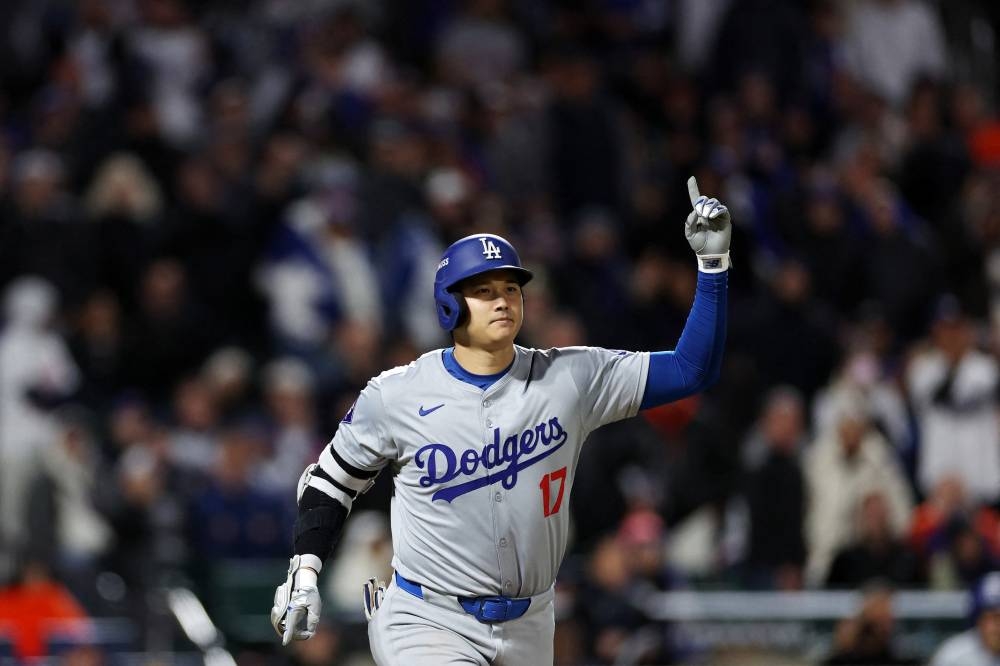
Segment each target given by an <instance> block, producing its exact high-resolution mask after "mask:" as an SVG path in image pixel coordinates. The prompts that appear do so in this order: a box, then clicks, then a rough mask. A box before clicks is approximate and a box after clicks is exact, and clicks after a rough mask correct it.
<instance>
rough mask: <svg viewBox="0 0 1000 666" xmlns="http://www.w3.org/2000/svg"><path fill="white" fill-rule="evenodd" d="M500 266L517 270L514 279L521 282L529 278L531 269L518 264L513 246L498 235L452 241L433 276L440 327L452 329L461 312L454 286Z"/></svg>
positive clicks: (447, 329)
mask: <svg viewBox="0 0 1000 666" xmlns="http://www.w3.org/2000/svg"><path fill="white" fill-rule="evenodd" d="M501 268H506V269H509V270H512V271H514V272H515V273H517V281H518V282H519V283H520V284H522V285H523V284H525V283H527V282H528V281H529V280H530V279H531V278H532V274H531V271H529V270H528V269H526V268H523V267H522V266H521V258H520V257H518V256H517V250H515V249H514V246H513V245H511V244H510V243H508V242H507V241H506V240H504V239H503V238H501V237H500V236H494V235H493V234H473V235H471V236H466V237H465V238H462V239H461V240H457V241H455V242H454V243H452V244H451V246H450V247H449V248H448V249H447V250H445V251H444V255H443V256H442V257H441V263H439V264H438V267H437V275H435V277H434V302H435V304H436V307H437V316H438V322H440V324H441V328H443V329H444V330H446V331H453V330H455V327H456V326H458V320H459V318H460V317H461V315H462V305H461V302H460V301H459V300H458V299H457V298H456V297H455V294H454V293H452V290H453V289H454V287H455V285H457V284H458V283H459V282H461V281H462V280H464V279H465V278H470V277H472V276H473V275H479V274H480V273H485V272H486V271H495V270H498V269H501Z"/></svg>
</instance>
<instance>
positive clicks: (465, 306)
mask: <svg viewBox="0 0 1000 666" xmlns="http://www.w3.org/2000/svg"><path fill="white" fill-rule="evenodd" d="M688 190H689V194H690V197H691V204H692V206H693V208H694V210H693V211H692V213H691V214H690V215H689V216H688V218H687V223H686V225H685V235H686V236H687V239H688V242H689V243H690V244H691V247H692V248H693V249H694V251H695V253H696V255H697V260H698V269H699V274H698V286H697V290H696V292H695V299H694V304H693V305H692V308H691V313H690V315H689V316H688V320H687V324H686V325H685V328H684V331H683V333H682V335H681V337H680V340H679V341H678V343H677V347H676V349H675V350H674V351H664V352H653V353H636V352H625V351H613V350H607V349H600V348H594V347H571V348H557V349H548V350H540V349H526V348H524V347H521V346H518V345H515V344H514V339H515V337H516V336H517V334H518V331H519V330H520V329H521V324H522V322H523V314H524V310H523V306H524V303H523V299H522V291H521V290H522V288H523V287H524V285H525V284H526V283H527V282H528V281H530V280H531V277H532V274H531V272H530V271H528V270H526V269H525V268H524V267H522V265H521V261H520V259H519V258H518V255H517V252H515V250H514V248H513V247H512V246H511V245H510V243H508V242H507V241H506V240H504V239H503V238H500V237H499V236H494V235H489V234H475V235H473V236H469V237H467V238H463V239H461V240H459V241H457V242H456V243H454V244H453V245H452V246H451V247H449V248H448V249H447V250H446V251H445V253H444V256H443V257H442V259H441V263H440V264H439V265H438V269H437V274H436V279H435V282H434V297H435V300H436V303H437V314H438V318H439V320H440V323H441V326H443V327H444V328H445V329H446V330H448V331H450V332H451V333H452V338H453V341H454V346H452V347H449V348H447V349H438V350H435V351H432V352H429V353H427V354H424V355H423V356H421V357H420V358H418V359H417V360H416V361H414V362H413V363H410V364H409V365H407V366H404V367H399V368H394V369H392V370H389V371H386V372H384V373H382V374H381V375H379V376H378V377H376V378H374V379H372V380H371V381H370V382H369V383H368V386H367V387H366V388H365V389H364V390H363V391H361V394H360V395H359V396H358V399H357V401H356V402H355V403H354V405H353V406H352V407H351V408H350V410H348V412H347V414H346V415H345V416H344V418H343V420H342V421H341V423H340V426H339V427H338V429H337V432H336V434H335V435H334V437H333V440H332V441H331V442H330V444H329V446H327V447H326V448H325V449H324V451H323V452H322V454H321V455H320V457H319V462H318V463H316V464H313V465H310V466H309V467H307V468H306V470H305V472H304V473H303V475H302V478H301V479H300V481H299V489H298V507H299V514H298V519H297V521H296V523H295V528H294V546H295V555H294V556H293V557H292V558H291V561H290V564H289V568H288V578H287V579H286V581H285V583H284V584H283V585H281V586H279V587H278V589H277V591H276V592H275V597H274V607H273V608H272V610H271V621H272V623H273V624H274V627H275V629H276V631H277V632H278V634H279V635H281V636H282V637H283V642H284V644H286V645H287V644H288V643H289V642H290V641H291V640H303V639H307V638H309V637H310V636H312V635H313V633H314V632H315V629H316V626H317V623H318V622H319V614H320V597H319V592H318V590H317V587H316V584H317V576H318V574H319V572H320V569H321V568H322V564H323V561H324V560H325V559H326V557H327V556H328V555H329V554H330V552H331V550H332V549H333V547H334V545H335V544H336V542H337V539H338V537H339V535H340V533H341V531H342V528H343V525H344V521H345V520H346V518H347V514H348V513H349V512H350V510H351V502H352V501H353V500H354V498H356V497H357V496H358V494H359V493H362V492H365V491H366V490H367V489H368V488H369V487H370V486H371V485H372V480H373V479H374V478H375V476H376V475H377V474H378V473H379V471H380V470H382V469H383V468H385V467H388V468H389V469H390V470H391V472H392V474H393V478H394V485H395V497H394V498H393V502H392V508H391V520H392V537H393V550H394V556H393V561H392V564H393V568H394V569H395V574H394V576H393V579H392V580H391V581H390V582H389V585H388V586H387V587H383V586H382V585H380V584H379V583H378V582H377V581H374V580H370V581H369V583H368V584H366V585H365V586H364V592H365V610H366V613H367V614H368V617H369V623H368V634H369V640H370V643H371V650H372V654H373V656H374V657H375V661H376V662H377V663H378V664H380V666H388V665H390V664H406V665H407V666H409V665H411V664H416V665H424V664H426V665H431V664H433V665H434V666H441V665H443V664H480V665H484V666H485V665H486V664H498V665H511V666H515V665H516V666H525V665H526V664H551V663H552V661H553V640H552V639H553V631H554V625H555V619H554V613H553V596H554V592H553V588H554V581H555V578H556V573H557V571H558V570H559V565H560V562H561V561H562V558H563V555H564V554H565V551H566V545H567V533H568V526H569V511H568V508H567V507H568V505H569V494H570V492H571V490H572V487H573V477H574V473H575V471H576V465H577V461H578V460H579V456H580V446H581V445H582V444H583V442H584V440H585V439H586V438H587V435H588V434H590V432H591V431H593V430H594V429H596V428H598V427H600V426H602V425H604V424H606V423H611V422H613V421H618V420H621V419H625V418H628V417H631V416H635V415H636V414H637V413H638V411H639V410H640V409H645V408H648V407H653V406H656V405H661V404H664V403H667V402H671V401H673V400H677V399H679V398H682V397H684V396H687V395H690V394H692V393H695V392H697V391H700V390H702V389H704V388H706V387H707V386H709V385H710V384H711V383H712V382H713V381H714V380H715V378H716V377H717V375H718V373H719V367H720V364H721V361H722V348H723V343H724V340H725V331H726V291H727V279H728V269H729V240H730V233H731V226H730V219H729V211H728V210H727V209H726V207H725V206H724V205H722V204H721V203H719V202H718V201H717V200H716V199H709V198H707V197H704V196H701V195H700V193H699V192H698V184H697V182H696V181H695V179H694V178H691V179H690V180H689V181H688Z"/></svg>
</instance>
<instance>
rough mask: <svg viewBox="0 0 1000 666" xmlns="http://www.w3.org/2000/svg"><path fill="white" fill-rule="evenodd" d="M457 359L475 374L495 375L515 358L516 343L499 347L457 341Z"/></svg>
mask: <svg viewBox="0 0 1000 666" xmlns="http://www.w3.org/2000/svg"><path fill="white" fill-rule="evenodd" d="M455 360H456V361H458V364H459V365H460V366H462V367H463V368H464V369H465V370H466V371H468V372H471V373H472V374H474V375H494V374H496V373H498V372H502V371H503V370H505V369H507V367H508V366H509V365H510V364H511V362H512V361H513V360H514V345H512V344H511V345H507V346H505V347H501V348H499V349H483V348H482V347H467V346H465V345H462V344H460V343H459V342H457V341H456V342H455Z"/></svg>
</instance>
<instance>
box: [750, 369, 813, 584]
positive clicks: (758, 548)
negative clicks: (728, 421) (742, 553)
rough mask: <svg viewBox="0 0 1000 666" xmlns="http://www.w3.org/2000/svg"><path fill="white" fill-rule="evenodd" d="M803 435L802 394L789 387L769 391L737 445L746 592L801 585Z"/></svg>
mask: <svg viewBox="0 0 1000 666" xmlns="http://www.w3.org/2000/svg"><path fill="white" fill-rule="evenodd" d="M805 435H806V430H805V414H804V405H803V400H802V395H801V394H800V393H799V392H798V391H796V390H795V389H792V388H789V387H778V388H776V389H773V390H772V391H771V393H770V394H769V395H768V397H767V400H766V401H765V404H764V407H763V409H762V411H761V417H760V422H759V424H758V426H757V428H755V431H754V433H753V435H752V436H751V437H750V438H749V439H748V440H747V441H746V442H744V445H743V447H744V448H743V456H744V466H745V468H746V470H745V471H746V479H745V481H744V493H745V497H746V501H747V505H748V509H749V530H750V534H749V536H748V538H747V541H748V545H747V555H746V561H745V563H744V566H745V568H746V577H747V578H746V584H747V585H748V586H749V587H751V588H764V589H798V588H801V587H802V581H803V575H802V574H803V567H804V565H805V560H806V544H805V534H804V531H805V512H806V486H805V479H804V477H803V473H802V465H801V462H800V454H801V451H802V447H803V444H804V440H805Z"/></svg>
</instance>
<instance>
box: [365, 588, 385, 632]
mask: <svg viewBox="0 0 1000 666" xmlns="http://www.w3.org/2000/svg"><path fill="white" fill-rule="evenodd" d="M364 594H365V619H366V620H368V621H369V622H371V619H372V616H373V615H375V611H377V610H378V609H379V606H381V605H382V598H383V597H384V596H385V583H383V582H382V581H380V580H379V579H378V578H369V579H368V580H367V581H366V582H365V584H364Z"/></svg>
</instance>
